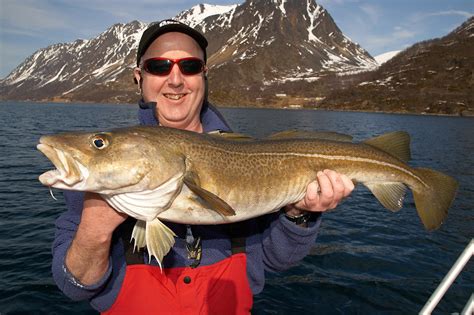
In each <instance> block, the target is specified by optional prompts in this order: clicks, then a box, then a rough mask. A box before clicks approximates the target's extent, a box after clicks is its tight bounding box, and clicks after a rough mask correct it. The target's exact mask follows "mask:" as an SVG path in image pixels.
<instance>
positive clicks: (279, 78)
mask: <svg viewBox="0 0 474 315" xmlns="http://www.w3.org/2000/svg"><path fill="white" fill-rule="evenodd" d="M175 18H176V19H178V20H181V21H183V22H185V23H187V24H189V25H191V26H193V27H195V28H196V29H199V30H200V31H202V32H203V33H204V34H205V35H206V37H207V38H208V40H209V43H210V45H209V48H208V56H209V57H208V65H209V68H210V72H209V80H210V96H211V99H212V97H215V98H216V99H217V100H219V101H222V102H224V103H225V102H226V100H227V99H229V98H232V99H234V100H235V97H234V96H236V95H240V96H242V95H243V94H245V98H246V99H247V100H248V101H250V102H251V101H252V99H255V98H257V97H261V95H264V94H265V92H267V93H269V94H268V95H274V93H275V92H280V93H281V92H283V93H288V94H291V92H292V91H294V90H295V89H296V90H299V91H302V90H308V87H309V89H311V85H313V84H314V82H316V81H318V80H320V79H321V78H323V77H324V76H326V75H328V74H333V73H338V74H341V73H353V72H358V71H366V70H370V69H374V68H376V67H377V65H378V64H377V62H376V61H375V60H374V59H373V58H372V57H371V56H370V55H369V53H367V51H365V50H364V49H363V48H362V47H360V46H359V45H358V44H356V43H354V42H352V41H351V40H350V39H349V38H347V37H346V36H345V35H344V34H343V33H342V32H341V30H340V29H339V28H338V27H337V25H336V24H335V23H334V21H333V19H332V18H331V16H330V15H329V13H328V12H327V11H326V10H325V9H324V8H323V7H322V6H320V5H318V4H317V3H316V2H315V1H314V0H291V1H287V0H247V1H245V2H244V3H242V4H239V5H237V4H236V5H229V6H217V5H208V4H200V5H197V6H195V7H192V8H190V9H189V10H186V11H183V12H181V13H180V14H178V15H177V16H176V17H175ZM146 27H147V24H145V23H142V22H138V21H133V22H130V23H128V24H116V25H113V26H112V27H110V28H109V29H108V30H106V31H105V32H103V33H102V34H100V35H99V36H97V37H96V38H92V39H89V40H77V41H75V42H72V43H66V44H56V45H53V46H50V47H47V48H44V49H40V50H38V51H37V52H36V53H34V54H33V55H32V56H30V57H29V58H27V59H26V60H25V61H24V62H23V63H22V64H20V65H19V66H18V67H17V68H16V69H15V70H14V71H13V72H12V73H11V74H10V75H9V76H8V77H6V78H5V79H4V80H2V81H0V95H1V96H0V97H1V98H3V99H29V100H63V101H67V100H73V101H94V102H135V101H136V99H137V93H136V86H135V85H134V84H133V80H132V69H133V67H134V66H135V56H136V48H137V46H138V41H139V39H140V36H141V34H142V32H143V30H144V29H145V28H146ZM262 93H263V94H262Z"/></svg>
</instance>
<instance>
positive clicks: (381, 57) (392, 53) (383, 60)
mask: <svg viewBox="0 0 474 315" xmlns="http://www.w3.org/2000/svg"><path fill="white" fill-rule="evenodd" d="M400 51H401V50H394V51H387V52H385V53H383V54H380V55H377V56H375V57H374V59H375V61H377V63H378V64H379V65H381V64H384V63H386V62H387V61H389V60H390V59H392V58H393V57H395V56H396V55H397V54H398V53H399V52H400Z"/></svg>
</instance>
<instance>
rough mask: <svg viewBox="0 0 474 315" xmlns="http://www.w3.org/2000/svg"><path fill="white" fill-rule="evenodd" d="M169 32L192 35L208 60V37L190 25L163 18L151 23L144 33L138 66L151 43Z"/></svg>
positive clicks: (138, 55) (205, 59)
mask: <svg viewBox="0 0 474 315" xmlns="http://www.w3.org/2000/svg"><path fill="white" fill-rule="evenodd" d="M169 32H178V33H183V34H186V35H189V36H191V37H192V38H193V39H194V40H195V41H196V42H197V43H198V44H199V46H200V47H201V49H202V51H203V52H204V62H206V61H207V55H206V47H207V39H206V38H205V37H204V35H202V34H201V33H200V32H198V31H196V30H195V29H194V28H192V27H189V26H188V25H186V24H184V23H181V22H179V21H176V20H163V21H160V22H156V23H153V24H151V25H150V26H149V27H148V28H147V29H146V30H145V31H144V32H143V35H142V38H141V39H140V43H139V44H138V50H137V67H138V66H139V64H140V59H141V57H142V56H143V55H144V54H145V52H146V50H147V49H148V47H150V45H151V43H153V41H154V40H155V39H157V38H158V37H159V36H161V35H163V34H165V33H169Z"/></svg>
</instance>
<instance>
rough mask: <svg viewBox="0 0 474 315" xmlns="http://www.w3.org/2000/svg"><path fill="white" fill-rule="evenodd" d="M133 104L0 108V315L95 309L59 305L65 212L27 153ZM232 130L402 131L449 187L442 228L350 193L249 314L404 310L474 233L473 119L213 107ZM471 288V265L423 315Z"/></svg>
mask: <svg viewBox="0 0 474 315" xmlns="http://www.w3.org/2000/svg"><path fill="white" fill-rule="evenodd" d="M136 110H137V108H136V107H135V106H131V105H98V104H35V103H16V102H3V103H0V139H1V140H0V149H1V151H0V152H1V153H0V174H1V176H0V205H1V208H0V253H1V255H0V314H2V315H3V314H95V313H96V312H94V311H93V310H92V309H91V308H90V307H89V305H88V303H87V302H73V301H70V300H68V299H67V298H66V297H64V296H63V295H62V293H61V292H60V291H59V290H58V289H57V288H56V286H55V284H54V282H53V280H52V278H51V272H50V265H51V243H52V240H53V237H54V220H55V218H56V217H57V216H58V215H59V214H60V213H61V212H63V211H64V209H65V206H64V202H63V199H62V195H61V192H60V191H58V190H55V191H54V194H55V195H56V197H57V199H58V200H57V201H56V200H54V199H52V198H51V196H50V194H49V192H48V189H47V188H45V187H43V186H42V185H41V184H40V183H39V181H38V180H37V178H38V176H39V175H40V174H41V173H42V172H44V171H46V170H48V169H50V168H51V164H50V163H49V162H48V160H47V159H46V158H45V157H44V156H42V155H41V153H40V152H39V151H37V150H36V143H37V142H38V139H39V137H40V136H41V135H44V134H50V133H56V132H60V131H67V130H89V131H91V130H104V129H110V128H114V127H124V126H131V125H135V124H136V122H137V120H136ZM222 112H223V114H224V116H225V117H226V118H227V120H228V122H229V123H230V125H231V126H232V128H233V129H234V130H235V131H238V132H241V133H246V134H250V135H253V136H257V137H262V136H265V135H268V134H270V133H272V132H276V131H281V130H286V129H302V130H331V131H338V132H342V133H347V134H351V135H353V136H354V137H355V139H356V140H357V141H361V140H364V139H366V138H369V137H371V136H375V135H380V134H382V133H385V132H390V131H394V130H405V131H408V132H409V133H410V135H411V139H412V145H411V148H412V158H413V159H412V161H411V163H410V164H411V165H413V166H423V167H430V168H433V169H437V170H440V171H443V172H445V173H447V174H449V175H451V176H454V177H455V178H456V179H457V180H458V181H459V183H460V188H459V191H458V195H457V198H456V200H455V202H454V204H453V206H452V207H451V209H450V213H449V216H448V219H447V221H446V222H445V223H444V225H443V226H442V227H441V228H440V229H439V230H436V231H434V232H427V231H426V230H424V228H423V227H422V224H421V222H420V220H419V219H418V217H417V214H416V211H415V208H414V203H413V199H412V197H411V194H409V195H408V197H407V200H406V201H405V206H404V208H403V209H402V210H400V211H399V212H397V213H391V212H390V211H388V210H385V209H383V208H382V206H381V205H380V204H379V203H378V202H377V201H376V200H375V198H374V197H373V196H372V195H371V194H370V192H369V191H368V190H366V189H364V188H363V187H361V186H359V187H358V188H357V190H356V191H355V192H354V193H353V194H352V196H351V197H350V198H348V199H347V200H345V201H344V203H343V204H342V205H341V206H339V207H338V208H337V209H336V210H333V211H331V212H329V213H326V214H324V217H323V223H322V227H321V232H320V235H319V237H318V239H317V241H316V243H315V244H314V247H313V249H312V251H311V252H310V254H309V255H308V256H307V257H306V258H305V259H304V260H303V262H302V263H301V264H300V265H298V266H296V267H293V268H291V269H289V270H288V271H285V272H280V273H277V274H268V276H267V282H266V286H265V290H264V291H263V293H261V294H259V295H257V296H256V297H255V301H254V310H253V313H254V314H413V313H417V312H418V311H419V310H420V309H421V308H422V307H423V305H424V303H425V302H426V301H427V300H428V298H429V296H430V294H431V293H432V292H433V291H434V289H435V288H436V286H437V285H438V284H439V282H440V281H441V279H442V278H443V277H444V275H445V274H446V272H447V271H448V270H449V269H450V267H451V266H452V264H453V263H454V262H455V261H456V259H457V257H458V255H459V254H460V253H461V252H462V250H463V249H464V247H465V246H466V245H467V244H468V242H469V241H470V239H471V238H472V237H474V183H473V182H474V170H473V166H474V119H472V118H460V117H435V116H420V115H393V114H392V115H388V114H376V113H351V112H328V111H310V110H266V109H265V110H264V109H231V108H225V109H222ZM473 292H474V260H472V261H471V262H469V263H468V264H467V266H466V267H465V268H464V271H463V272H462V273H461V275H460V276H459V277H458V279H457V280H456V282H455V283H454V285H453V286H452V287H451V288H450V289H449V291H448V292H447V294H446V296H445V297H444V299H443V300H442V301H441V303H440V304H439V306H438V307H437V308H436V310H435V312H434V314H445V313H453V312H460V311H461V310H462V308H463V306H464V305H465V303H466V301H467V300H468V299H469V297H470V295H471V294H472V293H473Z"/></svg>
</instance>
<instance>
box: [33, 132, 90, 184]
mask: <svg viewBox="0 0 474 315" xmlns="http://www.w3.org/2000/svg"><path fill="white" fill-rule="evenodd" d="M36 148H37V149H38V150H39V151H40V152H41V153H43V154H44V155H45V156H46V157H47V158H48V159H49V160H50V161H51V163H53V165H54V167H55V168H56V169H54V170H50V171H47V172H45V173H43V174H41V175H40V177H39V180H40V182H41V183H42V184H43V185H46V186H51V187H58V188H61V187H59V186H64V185H62V183H64V184H65V186H67V187H71V186H74V185H75V184H77V183H80V182H82V181H83V179H84V176H83V170H84V168H85V167H84V166H83V165H82V164H81V163H79V162H78V161H77V160H75V159H74V158H73V157H72V156H71V155H70V154H68V153H65V152H63V151H62V150H59V149H57V148H55V147H54V146H52V145H50V144H46V143H44V141H42V139H40V143H39V144H38V145H37V146H36Z"/></svg>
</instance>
